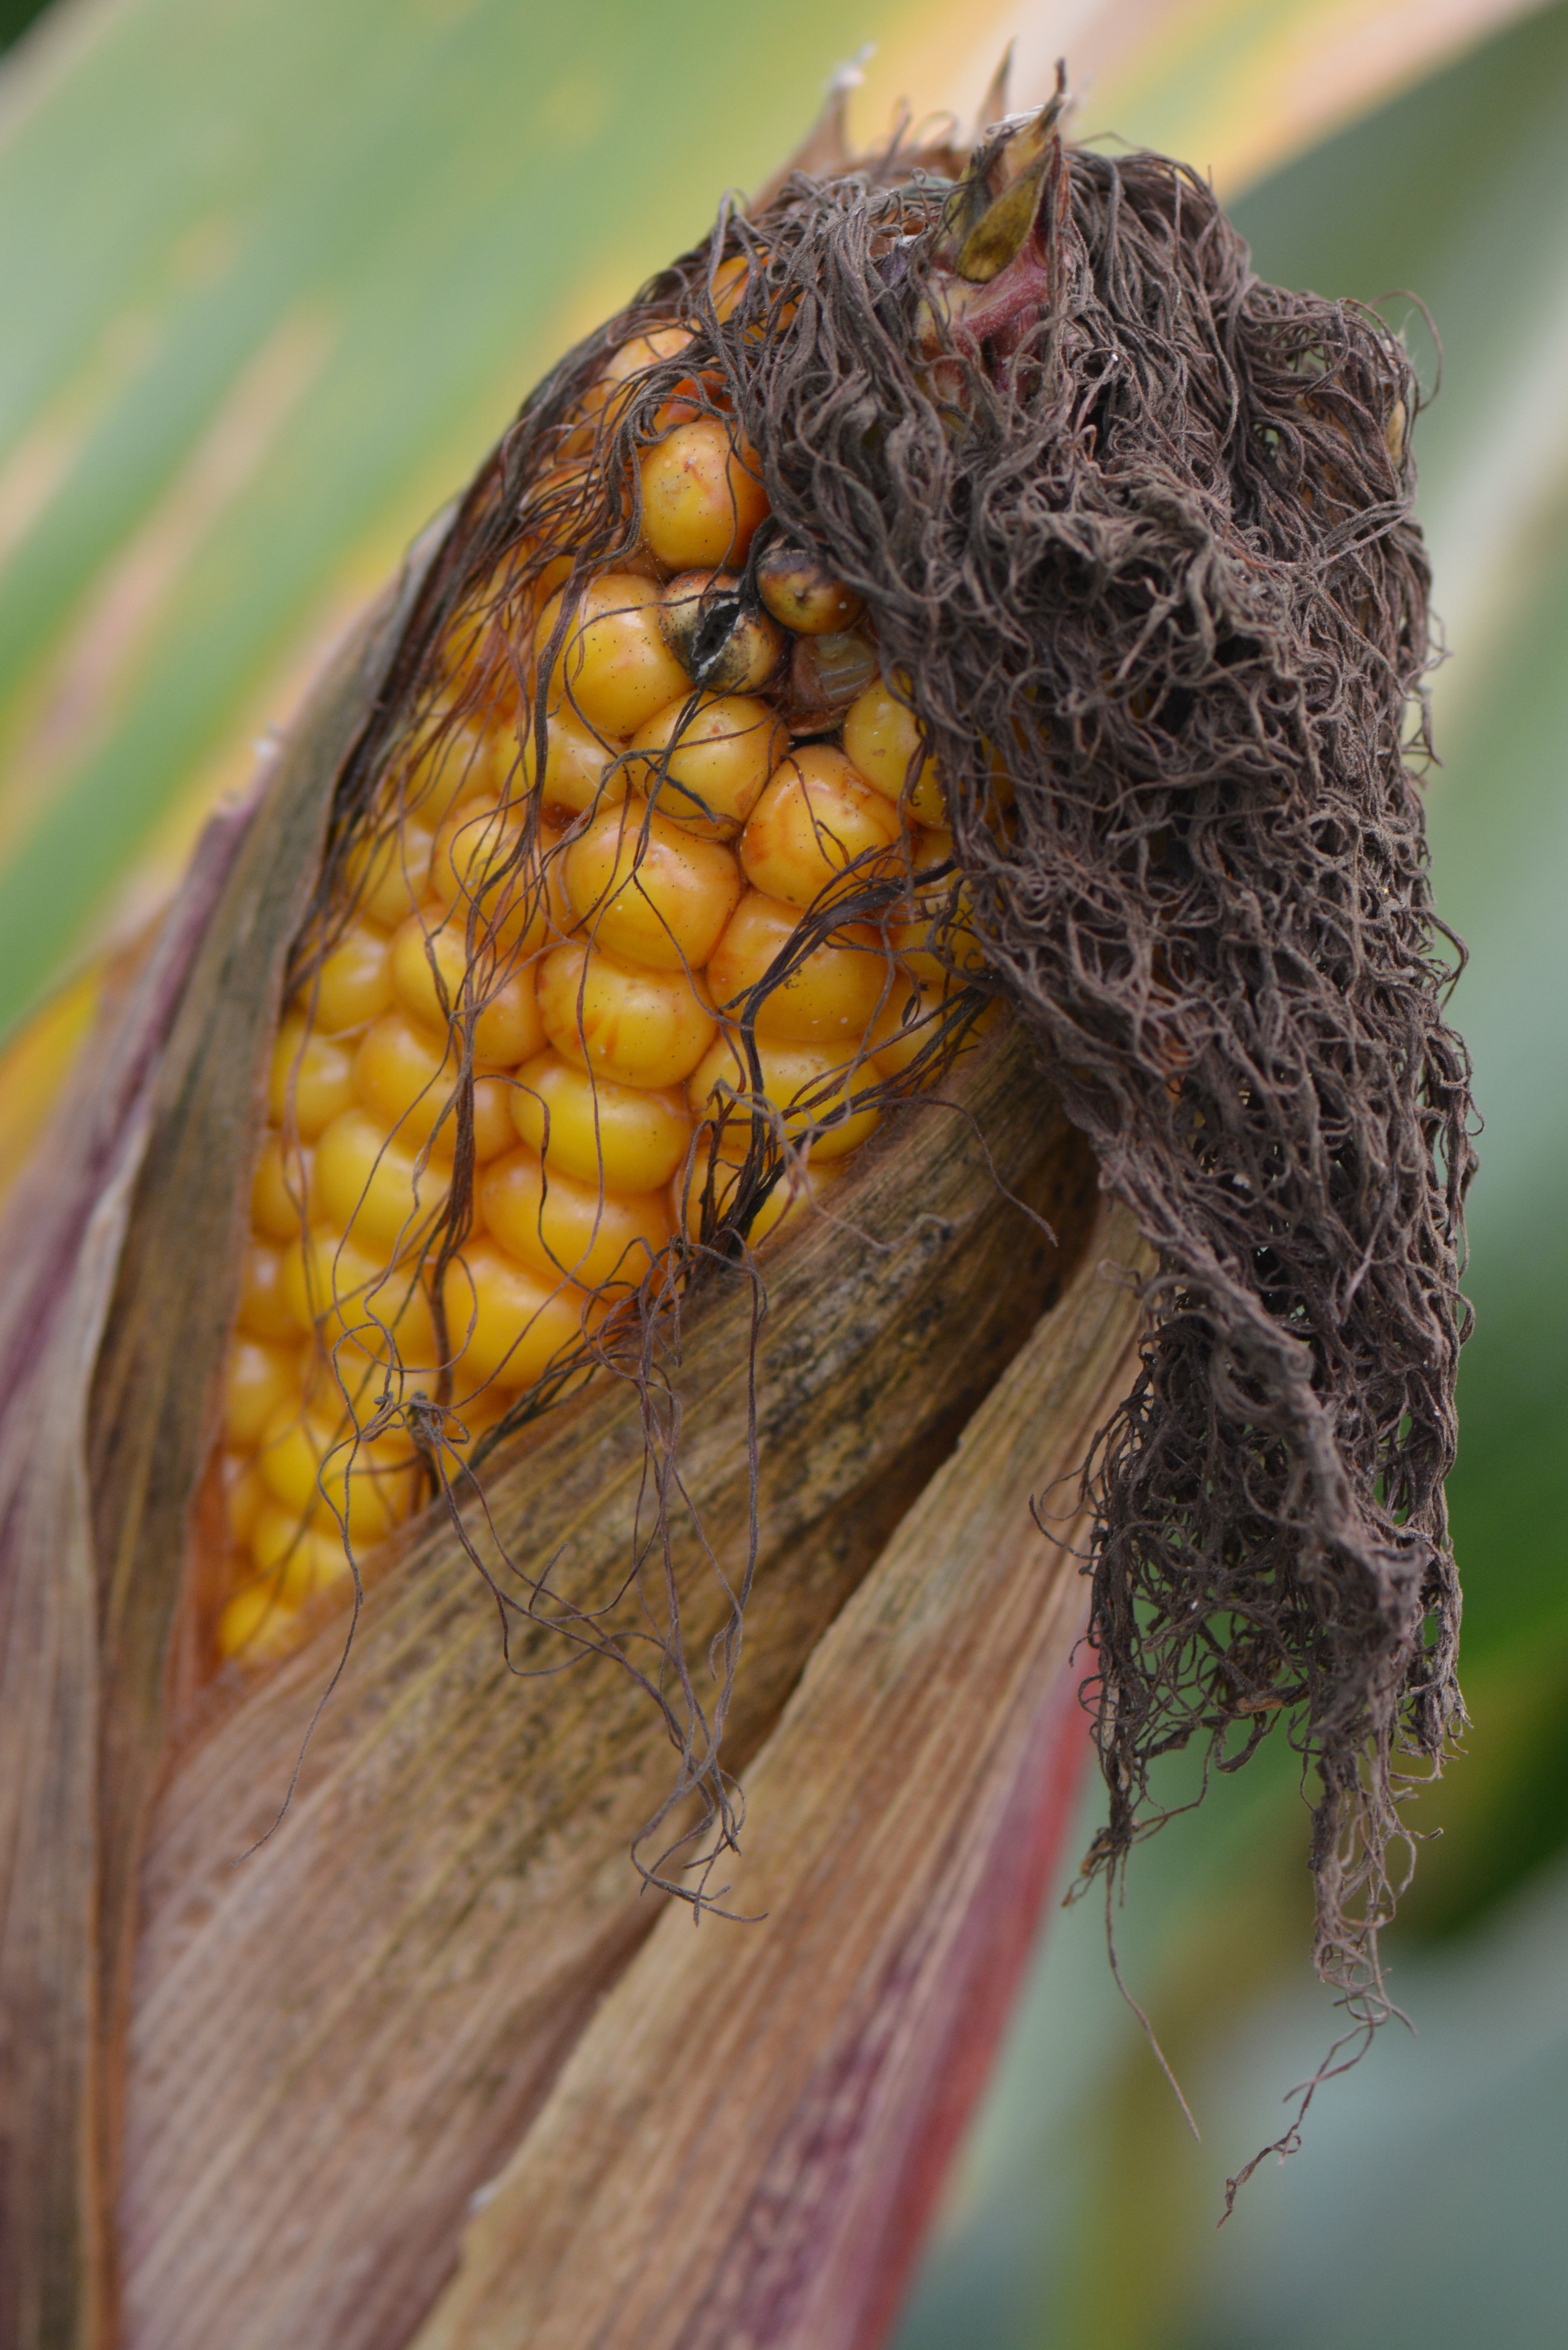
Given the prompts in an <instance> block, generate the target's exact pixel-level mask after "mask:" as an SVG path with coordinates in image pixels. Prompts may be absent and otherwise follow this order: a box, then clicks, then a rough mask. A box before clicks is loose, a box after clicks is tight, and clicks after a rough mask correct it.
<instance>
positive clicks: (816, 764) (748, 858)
mask: <svg viewBox="0 0 1568 2350" xmlns="http://www.w3.org/2000/svg"><path fill="white" fill-rule="evenodd" d="M903 838H904V827H903V825H902V824H901V823H900V821H899V817H898V810H897V808H895V807H893V806H890V805H889V803H888V801H887V800H886V799H884V798H883V796H882V795H881V793H880V792H876V791H873V790H872V789H871V787H870V785H868V784H865V783H862V781H861V780H860V777H859V776H858V775H857V774H856V773H855V771H854V769H853V768H852V767H851V765H850V764H849V762H848V760H847V759H846V757H845V756H844V754H843V753H842V752H841V751H835V750H833V749H831V748H830V747H829V746H828V745H827V744H826V743H808V744H806V746H805V749H803V750H799V751H796V752H795V753H794V754H793V755H792V756H791V757H790V758H787V759H786V760H784V764H783V765H782V766H781V767H780V768H779V770H778V772H777V774H776V775H774V778H773V781H772V782H771V783H770V784H769V785H768V787H767V789H766V790H765V791H764V792H763V795H762V797H761V799H760V800H759V801H758V802H757V805H756V806H755V807H754V808H753V811H752V814H751V816H750V817H749V818H748V819H747V823H746V828H745V830H744V832H743V833H742V835H741V863H742V865H743V866H744V868H745V871H746V878H747V879H748V880H749V881H752V882H753V883H754V884H755V886H756V887H757V888H758V889H762V890H764V891H765V892H766V894H767V895H768V896H769V897H770V898H784V899H787V900H788V901H789V903H790V904H791V905H792V906H811V905H815V903H817V901H818V900H819V899H822V897H823V896H824V893H825V892H832V891H835V890H836V891H838V892H840V893H842V892H843V891H844V890H845V889H846V888H847V889H856V888H858V887H864V886H865V885H866V884H867V883H869V882H871V881H874V880H879V879H886V878H887V877H888V875H890V874H894V873H897V872H898V871H899V870H900V868H901V865H902V859H901V858H900V857H899V856H898V853H897V852H898V848H899V847H901V845H902V842H903ZM851 866H853V868H854V870H853V872H852V873H851V874H850V878H849V880H848V882H847V883H846V882H845V879H844V875H845V871H846V868H849V867H851Z"/></svg>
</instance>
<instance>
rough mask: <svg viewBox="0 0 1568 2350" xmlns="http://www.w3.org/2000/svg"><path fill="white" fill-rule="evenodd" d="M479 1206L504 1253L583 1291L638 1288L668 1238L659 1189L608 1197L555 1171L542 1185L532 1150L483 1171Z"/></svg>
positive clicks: (517, 1152) (541, 1172) (539, 1166)
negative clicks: (574, 1283)
mask: <svg viewBox="0 0 1568 2350" xmlns="http://www.w3.org/2000/svg"><path fill="white" fill-rule="evenodd" d="M479 1206H480V1211H481V1213H482V1214H483V1219H484V1224H485V1229H486V1231H487V1232H490V1233H491V1234H492V1235H493V1238H494V1239H495V1240H497V1241H499V1243H501V1246H502V1247H503V1248H504V1250H505V1251H506V1253H507V1254H508V1255H509V1256H514V1257H517V1258H519V1259H521V1261H522V1262H523V1263H524V1264H527V1265H532V1266H533V1268H534V1270H535V1273H540V1274H545V1276H546V1277H547V1278H549V1279H552V1280H555V1279H558V1278H559V1277H560V1276H561V1275H562V1274H566V1276H567V1277H568V1278H569V1279H570V1280H573V1281H576V1282H577V1283H578V1284H580V1285H581V1286H582V1287H583V1288H584V1289H592V1290H597V1291H607V1290H611V1289H635V1288H636V1287H637V1286H638V1284H639V1283H640V1282H641V1281H642V1280H643V1278H644V1276H645V1275H646V1274H647V1273H648V1272H649V1268H650V1266H651V1265H652V1263H653V1262H654V1260H655V1258H656V1257H657V1256H658V1254H659V1251H660V1249H661V1248H662V1247H663V1246H664V1243H666V1241H667V1240H668V1239H669V1238H670V1210H669V1204H668V1202H667V1201H666V1200H665V1198H664V1195H663V1194H662V1193H661V1192H659V1191H644V1192H639V1193H636V1194H633V1195H630V1196H628V1194H626V1193H624V1192H609V1191H605V1190H604V1189H603V1188H602V1186H601V1185H599V1184H598V1183H578V1182H575V1181H574V1180H573V1179H572V1177H571V1176H569V1175H563V1174H561V1173H559V1172H558V1171H556V1172H553V1173H552V1174H551V1176H550V1178H549V1180H548V1181H547V1182H546V1180H545V1170H544V1167H543V1165H542V1163H541V1162H540V1159H539V1158H538V1155H537V1154H536V1152H535V1151H532V1150H525V1149H524V1150H514V1151H512V1152H511V1153H510V1155H509V1156H508V1157H506V1158H505V1159H497V1160H496V1162H495V1164H494V1165H493V1167H487V1168H486V1169H485V1170H484V1173H483V1176H482V1178H481V1179H480V1183H479Z"/></svg>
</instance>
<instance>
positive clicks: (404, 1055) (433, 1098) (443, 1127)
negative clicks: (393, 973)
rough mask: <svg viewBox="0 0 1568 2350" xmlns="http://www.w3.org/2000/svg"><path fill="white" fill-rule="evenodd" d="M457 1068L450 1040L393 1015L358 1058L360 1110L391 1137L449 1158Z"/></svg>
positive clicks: (370, 1037) (371, 1035)
mask: <svg viewBox="0 0 1568 2350" xmlns="http://www.w3.org/2000/svg"><path fill="white" fill-rule="evenodd" d="M458 1069H459V1056H458V1054H457V1051H456V1049H455V1048H454V1047H453V1045H452V1041H451V1039H450V1038H449V1037H446V1036H441V1035H437V1034H436V1033H435V1032H434V1031H433V1030H431V1029H429V1028H423V1027H421V1025H420V1024H419V1023H418V1022H417V1021H413V1020H410V1018H409V1016H408V1014H407V1013H406V1012H389V1013H388V1014H386V1016H385V1018H384V1019H380V1020H378V1021H377V1023H376V1024H375V1026H374V1027H373V1028H372V1029H370V1031H369V1034H368V1035H366V1036H365V1038H364V1040H363V1042H362V1043H361V1044H360V1046H359V1050H358V1053H357V1054H356V1055H355V1056H354V1087H355V1091H356V1092H357V1094H358V1097H359V1102H360V1105H361V1107H364V1108H365V1109H368V1110H369V1113H370V1115H371V1117H372V1118H374V1119H375V1120H376V1122H377V1124H378V1125H379V1126H380V1127H381V1128H382V1129H383V1130H384V1131H385V1132H386V1133H389V1134H396V1135H397V1136H398V1138H399V1139H400V1141H401V1142H403V1143H405V1144H408V1145H411V1146H412V1147H414V1148H416V1149H417V1148H418V1147H420V1146H421V1145H422V1144H424V1143H426V1142H431V1143H432V1144H433V1148H434V1149H435V1150H436V1151H437V1152H438V1153H439V1154H441V1155H443V1156H445V1157H447V1158H449V1159H450V1157H451V1156H452V1149H453V1147H454V1145H453V1138H454V1135H455V1132H456V1108H457V1098H456V1097H457V1084H458Z"/></svg>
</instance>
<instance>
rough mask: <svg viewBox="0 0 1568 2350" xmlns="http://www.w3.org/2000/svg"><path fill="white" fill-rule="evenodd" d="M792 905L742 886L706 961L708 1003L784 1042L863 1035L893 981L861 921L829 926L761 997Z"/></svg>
mask: <svg viewBox="0 0 1568 2350" xmlns="http://www.w3.org/2000/svg"><path fill="white" fill-rule="evenodd" d="M801 919H802V918H801V911H800V909H799V907H798V906H786V905H785V904H784V902H783V900H782V899H778V898H769V897H765V896H764V895H763V891H762V890H760V889H748V890H747V892H746V894H745V896H744V897H743V898H742V900H741V902H740V904H739V905H738V906H737V907H736V909H735V911H734V913H733V914H732V916H731V918H730V921H729V925H728V927H727V929H726V930H725V932H724V935H723V937H722V939H721V940H720V941H719V943H718V945H717V947H716V948H715V949H714V951H713V953H712V955H711V957H710V959H709V963H708V991H709V993H710V994H711V996H712V999H713V1003H714V1007H715V1009H716V1010H717V1011H719V1012H720V1013H722V1014H724V1015H725V1016H726V1017H728V1018H729V1019H731V1020H744V1019H747V1018H750V1019H751V1020H752V1023H753V1026H754V1027H755V1029H756V1032H757V1035H759V1036H774V1037H777V1038H779V1039H780V1040H781V1042H783V1043H785V1044H794V1045H811V1044H818V1043H820V1044H832V1043H835V1042H836V1041H839V1040H843V1041H845V1042H849V1041H852V1040H855V1039H857V1038H859V1037H861V1036H863V1035H865V1033H866V1030H867V1026H868V1025H869V1024H870V1023H871V1021H872V1020H874V1019H875V1017H876V1015H877V1006H878V1005H879V1004H880V1003H881V1002H882V1000H883V997H884V995H885V994H888V993H890V992H891V991H892V989H893V988H894V987H896V986H897V985H898V978H897V970H896V966H895V964H894V962H893V961H892V958H891V956H890V955H889V953H888V950H887V949H886V947H884V945H883V944H882V941H881V940H880V938H879V937H878V935H877V932H876V931H873V930H870V929H868V928H867V927H866V926H865V925H864V924H861V923H849V924H846V926H845V927H844V928H843V929H842V930H839V931H834V932H833V934H832V936H831V938H829V939H827V940H826V941H824V942H823V944H822V945H821V946H817V947H813V948H812V950H811V951H810V952H809V954H807V955H805V956H804V957H803V958H802V960H801V962H799V963H798V964H797V965H796V967H795V968H794V971H792V972H790V974H789V976H788V978H787V979H783V980H775V981H774V983H773V985H772V986H771V987H769V989H768V991H767V993H766V994H765V995H763V997H762V998H761V999H760V1001H757V1002H755V1003H753V1000H752V991H753V989H754V988H757V987H760V986H761V985H762V983H763V981H764V980H765V979H766V977H767V974H768V972H769V971H770V969H771V968H772V967H773V965H774V962H777V961H778V959H779V958H780V956H782V955H785V954H787V953H788V952H789V950H790V945H791V941H793V940H794V935H795V932H796V931H798V930H799V928H800V924H801Z"/></svg>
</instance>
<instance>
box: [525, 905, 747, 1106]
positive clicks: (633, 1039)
mask: <svg viewBox="0 0 1568 2350" xmlns="http://www.w3.org/2000/svg"><path fill="white" fill-rule="evenodd" d="M539 1010H540V1012H541V1014H543V1016H544V1022H545V1034H546V1035H547V1036H548V1037H549V1039H550V1042H551V1044H552V1045H554V1046H555V1048H556V1052H557V1053H560V1054H561V1055H564V1057H565V1058H566V1060H568V1061H573V1062H576V1065H577V1066H578V1067H579V1068H586V1067H592V1068H594V1069H597V1070H598V1071H599V1072H600V1073H601V1074H602V1075H603V1076H607V1077H616V1078H618V1079H619V1081H620V1083H621V1084H622V1085H628V1086H659V1087H663V1086H672V1085H675V1084H677V1083H678V1082H679V1080H680V1078H682V1077H685V1076H690V1075H691V1071H692V1070H693V1069H694V1068H695V1067H696V1066H697V1064H698V1062H699V1061H700V1060H701V1057H702V1055H703V1054H704V1053H705V1052H706V1051H707V1049H708V1045H709V1044H710V1042H711V1038H712V1035H713V1031H714V1028H715V1025H716V1023H715V1021H714V1018H713V1014H712V1012H711V1009H710V1008H709V1006H708V1004H707V1003H705V1002H704V1001H703V1000H702V998H701V995H699V993H697V990H696V988H695V987H694V986H693V985H692V983H691V980H690V979H689V978H688V977H687V975H686V973H685V972H677V971H634V970H633V969H631V967H630V966H629V965H628V964H626V963H622V962H617V961H616V960H615V959H614V957H613V956H611V955H607V954H606V953H604V952H603V951H602V950H601V949H599V948H597V947H592V948H590V947H588V946H587V945H584V944H582V943H581V942H579V941H576V940H573V941H570V942H569V943H568V944H566V945H565V946H559V947H556V948H554V949H552V951H551V952H550V953H549V954H547V955H546V956H545V960H544V962H543V963H542V964H541V966H540V971H539Z"/></svg>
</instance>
